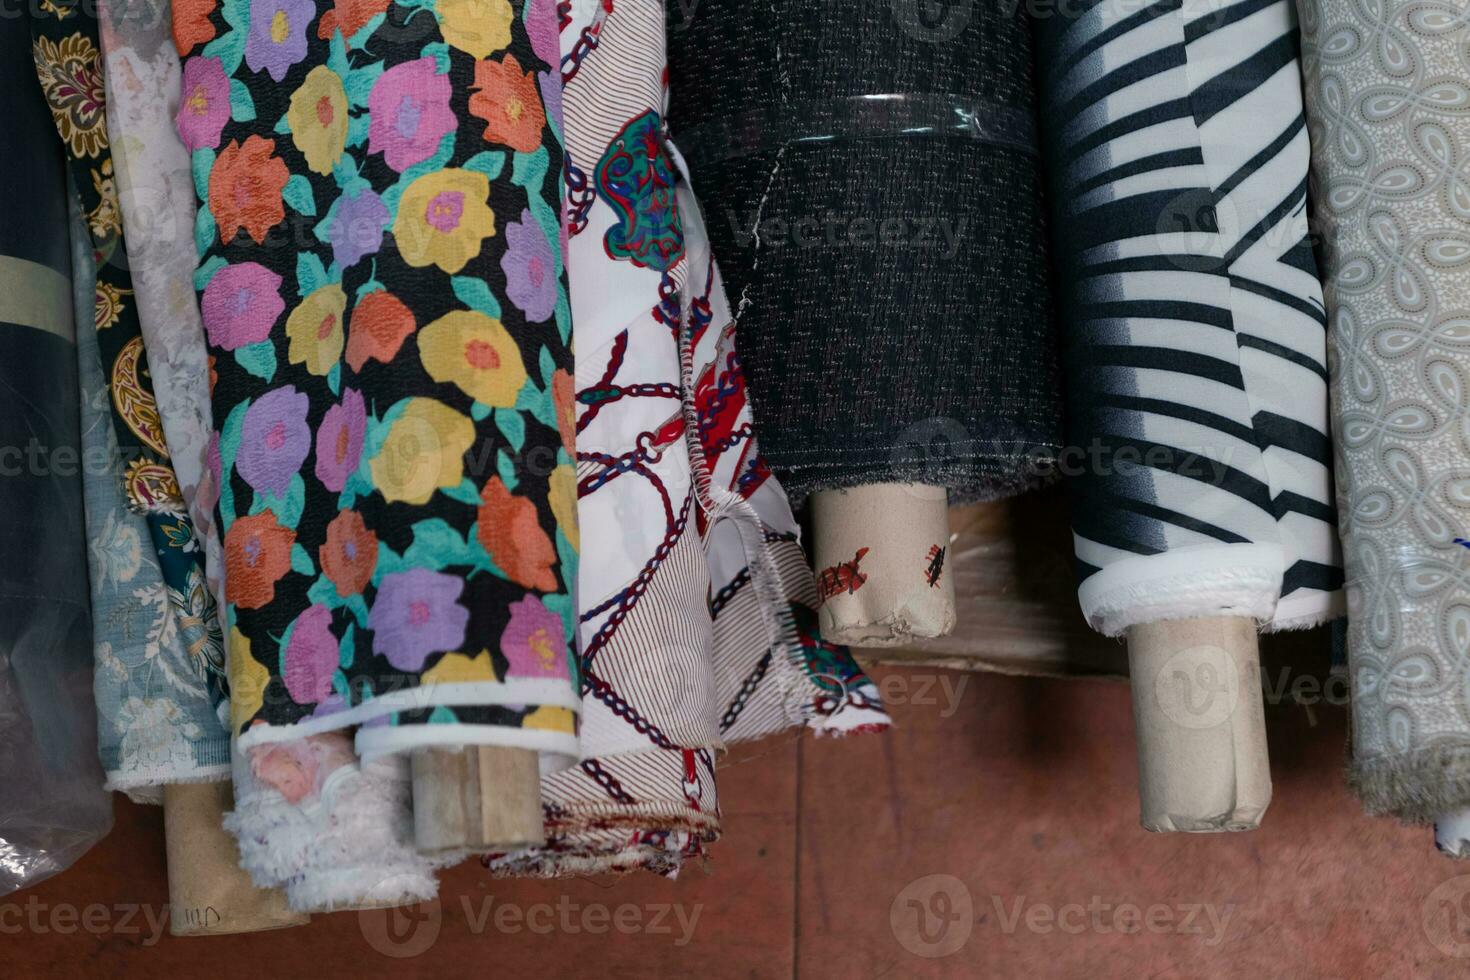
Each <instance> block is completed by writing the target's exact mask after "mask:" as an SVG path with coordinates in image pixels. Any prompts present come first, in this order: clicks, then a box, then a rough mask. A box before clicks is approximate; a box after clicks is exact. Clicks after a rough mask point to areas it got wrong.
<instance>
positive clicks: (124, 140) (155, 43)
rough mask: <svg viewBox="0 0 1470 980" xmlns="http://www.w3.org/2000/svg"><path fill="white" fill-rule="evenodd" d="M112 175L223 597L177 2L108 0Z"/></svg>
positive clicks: (104, 8)
mask: <svg viewBox="0 0 1470 980" xmlns="http://www.w3.org/2000/svg"><path fill="white" fill-rule="evenodd" d="M97 9H98V21H99V23H100V25H101V41H102V54H103V69H104V71H103V81H104V92H105V94H106V97H107V132H108V142H109V144H110V145H111V147H112V161H113V167H114V171H115V172H114V174H113V178H114V180H115V182H116V185H117V191H118V200H119V206H120V207H121V210H122V217H123V225H124V227H125V229H126V232H127V234H126V258H127V266H128V270H129V271H130V272H131V273H132V279H133V298H134V302H135V303H136V304H137V310H138V325H139V328H140V330H141V332H142V335H143V344H144V347H145V348H146V350H147V353H148V373H149V375H150V376H151V378H152V381H153V394H154V398H155V402H156V404H157V407H158V416H159V419H160V422H161V424H162V427H163V434H164V437H165V439H166V441H167V443H168V452H169V460H170V461H171V462H172V463H173V468H174V476H175V477H176V478H177V480H178V485H179V493H180V494H181V495H182V496H183V498H184V503H185V505H186V506H187V508H188V513H189V519H190V520H191V521H192V522H193V524H194V537H195V540H196V541H197V542H198V543H199V545H200V547H202V548H203V549H204V567H205V578H206V581H207V582H208V584H209V592H210V594H211V595H212V596H214V598H215V599H216V600H218V599H219V598H220V596H221V590H220V577H221V575H222V574H223V567H224V565H223V562H224V558H223V555H222V550H221V546H220V535H219V531H218V530H217V529H216V528H215V525H214V504H215V500H216V498H217V497H218V495H219V488H218V487H217V486H216V485H215V484H214V482H213V477H212V475H211V473H210V470H209V466H208V450H209V445H210V437H211V435H212V433H213V430H214V426H213V419H212V416H211V414H210V407H209V370H210V369H209V356H208V351H207V350H206V349H205V346H204V327H203V325H202V324H201V323H200V322H199V303H198V300H197V299H196V298H195V296H194V280H193V276H192V271H193V269H194V266H195V265H196V264H197V262H198V256H197V255H196V253H195V251H194V210H195V209H194V179H193V177H192V176H191V175H190V173H189V154H188V151H187V150H185V149H184V145H183V144H182V143H181V142H180V141H179V136H178V133H177V132H176V131H175V129H174V116H175V114H176V113H177V112H178V108H179V93H180V81H179V57H178V54H177V53H176V52H175V51H174V48H173V40H172V30H171V27H172V25H171V21H170V19H169V10H170V7H169V3H168V0H99V3H98V7H97Z"/></svg>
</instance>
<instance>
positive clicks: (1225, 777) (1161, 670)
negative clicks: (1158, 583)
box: [1128, 617, 1271, 833]
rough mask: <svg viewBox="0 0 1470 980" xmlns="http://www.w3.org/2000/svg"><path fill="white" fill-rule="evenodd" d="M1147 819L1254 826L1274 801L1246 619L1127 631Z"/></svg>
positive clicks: (1159, 823)
mask: <svg viewBox="0 0 1470 980" xmlns="http://www.w3.org/2000/svg"><path fill="white" fill-rule="evenodd" d="M1128 661H1129V671H1130V674H1131V677H1132V687H1133V721H1134V730H1135V738H1136V739H1137V744H1138V796H1139V805H1140V811H1141V822H1142V824H1143V826H1144V829H1146V830H1152V831H1156V832H1160V833H1218V832H1222V831H1235V830H1254V829H1255V828H1256V827H1258V826H1260V823H1261V818H1262V816H1263V815H1264V814H1265V812H1266V808H1267V807H1268V806H1269V805H1270V803H1271V765H1270V758H1269V755H1268V753H1267V749H1266V713H1265V705H1264V703H1263V699H1262V696H1261V681H1260V675H1261V665H1260V649H1259V646H1258V645H1257V636H1256V625H1255V622H1254V621H1253V620H1251V619H1249V618H1247V617H1209V618H1199V619H1179V620H1164V621H1160V622H1154V623H1147V624H1142V625H1138V626H1133V627H1130V628H1129V630H1128Z"/></svg>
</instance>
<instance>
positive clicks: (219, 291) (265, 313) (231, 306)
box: [199, 262, 286, 350]
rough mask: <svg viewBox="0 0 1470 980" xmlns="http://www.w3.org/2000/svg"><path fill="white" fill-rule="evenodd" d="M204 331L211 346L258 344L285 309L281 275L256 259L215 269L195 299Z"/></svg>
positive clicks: (233, 348)
mask: <svg viewBox="0 0 1470 980" xmlns="http://www.w3.org/2000/svg"><path fill="white" fill-rule="evenodd" d="M199 308H200V315H201V316H202V317H203V318H204V331H205V333H207V334H209V342H210V343H211V344H213V345H214V346H215V347H221V348H224V349H225V350H235V349H236V348H238V347H245V346H246V345H248V344H258V343H260V342H261V341H262V340H265V339H267V338H268V337H270V335H271V327H273V326H275V323H276V319H277V318H278V317H279V316H280V315H281V313H282V312H284V311H285V309H286V301H285V300H283V299H281V277H280V276H278V275H276V274H275V273H274V272H272V271H271V270H269V269H267V268H266V267H265V266H263V265H261V264H260V263H259V262H241V263H239V264H237V265H227V266H225V267H224V268H222V269H220V270H218V271H217V272H215V274H214V276H213V278H211V279H210V280H209V285H207V286H205V287H204V297H203V298H202V299H201V300H200V301H199Z"/></svg>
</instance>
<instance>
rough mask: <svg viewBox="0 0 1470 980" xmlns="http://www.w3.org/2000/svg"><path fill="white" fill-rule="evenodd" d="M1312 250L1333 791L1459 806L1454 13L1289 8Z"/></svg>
mask: <svg viewBox="0 0 1470 980" xmlns="http://www.w3.org/2000/svg"><path fill="white" fill-rule="evenodd" d="M1300 9H1301V18H1302V33H1303V38H1304V45H1303V64H1304V66H1305V68H1306V74H1307V110H1308V120H1309V124H1310V128H1311V134H1312V150H1313V166H1314V169H1315V176H1316V188H1315V191H1316V193H1315V195H1314V202H1315V204H1316V207H1317V214H1318V217H1319V219H1320V220H1321V222H1322V231H1323V244H1324V246H1325V249H1324V252H1325V254H1326V255H1327V257H1328V259H1327V264H1326V272H1327V275H1328V280H1327V309H1328V314H1329V316H1330V322H1331V339H1332V354H1333V364H1332V367H1333V374H1332V377H1333V385H1332V396H1333V416H1334V423H1335V426H1336V436H1337V438H1336V451H1337V474H1338V497H1339V500H1338V511H1339V513H1340V514H1341V515H1342V524H1343V526H1342V532H1343V548H1344V553H1345V559H1346V567H1347V592H1348V627H1349V628H1348V660H1349V668H1350V670H1351V673H1352V677H1353V681H1354V683H1353V725H1352V730H1353V765H1352V778H1353V782H1354V784H1355V786H1356V788H1357V790H1358V792H1359V793H1360V794H1361V796H1362V798H1363V801H1364V804H1365V806H1366V807H1367V809H1368V810H1369V811H1370V812H1373V813H1387V814H1393V815H1396V816H1398V817H1400V818H1403V819H1405V820H1413V821H1420V822H1427V821H1429V820H1432V819H1433V818H1434V817H1435V816H1436V815H1437V814H1439V813H1441V812H1444V811H1449V810H1455V809H1460V808H1464V807H1467V806H1470V701H1467V699H1466V694H1467V690H1470V689H1467V687H1466V680H1467V679H1470V666H1467V665H1470V546H1467V543H1466V542H1467V540H1470V431H1467V428H1466V425H1465V417H1466V411H1467V405H1470V394H1467V392H1470V340H1467V338H1470V327H1467V324H1470V319H1467V318H1470V278H1467V271H1470V265H1467V263H1470V191H1467V187H1466V184H1465V181H1464V177H1463V175H1462V173H1461V170H1462V168H1463V166H1464V161H1465V159H1466V155H1467V153H1470V117H1467V109H1470V86H1467V84H1466V83H1465V81H1464V79H1465V78H1466V77H1467V75H1466V72H1467V70H1470V62H1467V61H1466V51H1467V48H1466V42H1467V41H1470V26H1467V21H1466V17H1465V11H1464V8H1463V7H1461V6H1459V5H1456V4H1446V3H1435V2H1420V0H1416V2H1401V0H1384V2H1381V3H1366V2H1361V0H1303V2H1302V3H1301V5H1300Z"/></svg>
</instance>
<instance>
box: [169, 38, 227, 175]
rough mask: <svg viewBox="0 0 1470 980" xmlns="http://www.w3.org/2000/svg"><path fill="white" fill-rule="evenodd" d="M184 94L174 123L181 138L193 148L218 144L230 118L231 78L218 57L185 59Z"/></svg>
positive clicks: (206, 147) (198, 148) (211, 147)
mask: <svg viewBox="0 0 1470 980" xmlns="http://www.w3.org/2000/svg"><path fill="white" fill-rule="evenodd" d="M182 92H183V97H182V98H181V99H180V100H179V112H178V115H177V116H175V117H174V124H175V125H176V126H177V127H178V130H179V139H181V140H183V141H184V145H185V146H186V147H188V148H189V151H190V152H191V153H192V152H193V151H194V150H202V149H210V150H212V149H214V148H215V147H216V146H219V136H220V133H221V132H223V131H224V128H225V123H227V122H229V121H230V80H229V79H228V78H227V77H225V66H224V65H222V64H220V62H219V59H217V58H205V57H197V58H190V59H189V60H188V61H186V62H184V77H183V89H182Z"/></svg>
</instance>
